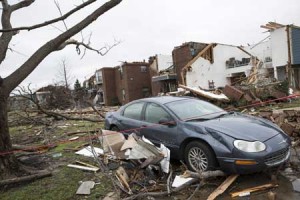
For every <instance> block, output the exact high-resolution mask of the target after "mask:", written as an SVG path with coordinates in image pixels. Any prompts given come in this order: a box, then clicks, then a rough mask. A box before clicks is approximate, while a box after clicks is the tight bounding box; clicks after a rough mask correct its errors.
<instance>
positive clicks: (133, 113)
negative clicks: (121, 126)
mask: <svg viewBox="0 0 300 200" xmlns="http://www.w3.org/2000/svg"><path fill="white" fill-rule="evenodd" d="M143 106H144V103H143V102H140V103H134V104H131V105H129V106H127V107H126V108H125V109H124V112H123V116H124V117H128V118H131V119H137V120H141V115H142V109H143Z"/></svg>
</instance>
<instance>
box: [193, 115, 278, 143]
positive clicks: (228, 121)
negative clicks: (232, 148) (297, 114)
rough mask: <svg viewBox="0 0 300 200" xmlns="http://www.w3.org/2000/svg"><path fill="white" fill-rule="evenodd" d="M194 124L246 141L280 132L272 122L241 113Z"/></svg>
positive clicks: (268, 137)
mask: <svg viewBox="0 0 300 200" xmlns="http://www.w3.org/2000/svg"><path fill="white" fill-rule="evenodd" d="M195 124H198V125H200V126H202V127H204V128H206V129H207V130H208V131H213V130H215V131H218V132H221V133H224V134H226V135H229V136H231V137H233V138H235V139H241V140H247V141H255V140H258V141H262V142H263V141H266V140H268V139H270V138H272V137H274V136H275V135H277V134H279V133H281V130H280V129H279V128H278V127H276V126H275V125H274V124H272V122H268V121H267V120H264V119H261V118H257V117H253V116H247V115H241V114H234V115H228V116H225V117H221V118H216V119H211V120H207V121H202V122H198V123H197V122H196V123H195Z"/></svg>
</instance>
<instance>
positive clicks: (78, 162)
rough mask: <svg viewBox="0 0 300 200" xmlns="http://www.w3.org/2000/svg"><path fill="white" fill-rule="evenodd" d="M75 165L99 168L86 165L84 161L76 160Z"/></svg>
mask: <svg viewBox="0 0 300 200" xmlns="http://www.w3.org/2000/svg"><path fill="white" fill-rule="evenodd" d="M75 163H77V164H80V165H83V166H86V167H91V168H98V167H96V166H94V165H91V164H88V163H85V162H82V161H78V160H76V161H75Z"/></svg>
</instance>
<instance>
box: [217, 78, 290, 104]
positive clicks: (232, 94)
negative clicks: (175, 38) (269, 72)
mask: <svg viewBox="0 0 300 200" xmlns="http://www.w3.org/2000/svg"><path fill="white" fill-rule="evenodd" d="M267 80H269V79H267ZM223 92H224V94H225V95H226V96H227V97H228V98H230V100H231V101H235V102H244V103H248V104H249V103H250V104H253V103H258V102H261V101H266V100H272V99H279V98H283V97H285V96H287V95H288V86H287V85H286V83H285V82H270V81H265V82H263V83H261V84H255V85H236V86H230V85H226V86H225V88H224V90H223Z"/></svg>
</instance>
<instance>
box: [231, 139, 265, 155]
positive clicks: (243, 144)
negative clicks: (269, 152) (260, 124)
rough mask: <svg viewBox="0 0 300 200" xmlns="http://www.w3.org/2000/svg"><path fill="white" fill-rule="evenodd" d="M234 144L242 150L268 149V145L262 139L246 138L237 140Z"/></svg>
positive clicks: (257, 150) (251, 151)
mask: <svg viewBox="0 0 300 200" xmlns="http://www.w3.org/2000/svg"><path fill="white" fill-rule="evenodd" d="M233 145H234V146H235V147H236V148H237V149H239V150H241V151H245V152H250V153H254V152H261V151H264V150H265V149H266V145H265V144H264V143H262V142H260V141H254V142H249V141H244V140H235V141H234V142H233Z"/></svg>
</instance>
